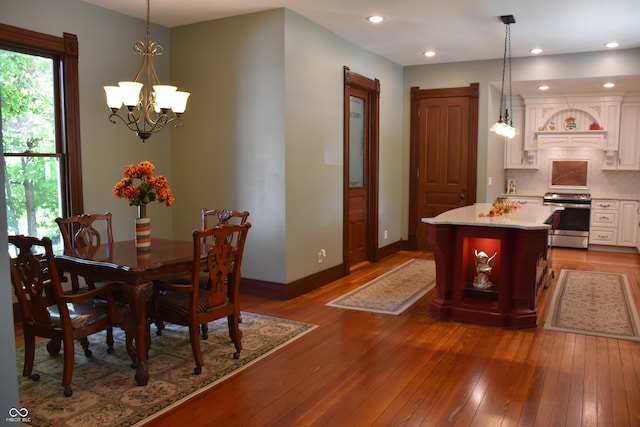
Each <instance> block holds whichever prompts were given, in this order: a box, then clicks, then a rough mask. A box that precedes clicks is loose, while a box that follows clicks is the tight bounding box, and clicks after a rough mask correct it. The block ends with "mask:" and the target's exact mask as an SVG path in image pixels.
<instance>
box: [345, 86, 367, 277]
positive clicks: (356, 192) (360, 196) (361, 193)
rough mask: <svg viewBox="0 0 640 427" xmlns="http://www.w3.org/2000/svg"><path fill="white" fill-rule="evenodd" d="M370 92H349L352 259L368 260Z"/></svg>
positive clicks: (350, 257)
mask: <svg viewBox="0 0 640 427" xmlns="http://www.w3.org/2000/svg"><path fill="white" fill-rule="evenodd" d="M367 103H368V100H367V92H366V91H364V90H361V89H351V91H350V95H349V190H348V191H349V222H348V229H349V262H350V263H351V265H354V264H358V263H361V262H363V261H366V260H367V219H368V218H367V217H368V211H367V194H368V188H367V180H366V179H365V177H366V176H367V158H368V156H369V150H368V149H367V144H366V141H367V140H368V125H367V122H368V121H369V118H368V114H367V113H366V111H367Z"/></svg>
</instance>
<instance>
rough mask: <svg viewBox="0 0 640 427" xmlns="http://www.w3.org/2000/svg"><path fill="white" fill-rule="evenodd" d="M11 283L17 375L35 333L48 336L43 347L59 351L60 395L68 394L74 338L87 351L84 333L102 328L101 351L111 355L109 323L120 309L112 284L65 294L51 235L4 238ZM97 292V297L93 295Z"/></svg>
mask: <svg viewBox="0 0 640 427" xmlns="http://www.w3.org/2000/svg"><path fill="white" fill-rule="evenodd" d="M9 249H10V253H12V254H13V253H15V257H13V256H10V270H11V282H12V284H13V290H14V293H15V295H16V298H17V300H18V306H19V308H20V315H21V320H22V329H23V333H24V346H25V351H24V367H23V370H22V375H23V376H25V377H30V378H31V379H33V380H36V381H37V380H39V379H40V377H39V375H38V374H32V372H33V367H34V359H35V345H36V337H42V338H49V342H48V343H47V351H48V352H49V354H50V355H51V356H55V355H58V354H59V353H60V349H61V347H62V350H63V353H64V359H63V371H62V386H63V387H64V395H65V396H66V397H69V396H71V395H72V394H73V390H72V388H71V377H72V375H73V365H74V342H75V340H80V341H81V344H82V347H83V348H84V353H85V356H87V357H90V356H91V355H92V352H91V350H89V348H88V344H89V341H88V338H87V337H88V336H89V335H92V334H95V333H97V332H100V331H106V332H107V352H108V353H113V333H112V331H113V329H112V328H113V327H114V326H115V325H117V324H119V323H121V322H124V319H125V313H124V310H123V309H120V308H119V306H118V305H117V304H116V301H115V299H114V297H113V294H112V287H111V286H109V285H105V286H102V287H100V288H98V289H93V290H88V291H86V292H82V293H78V294H69V293H65V292H64V290H63V289H62V283H61V280H60V275H59V272H58V269H57V266H56V263H55V258H54V254H53V248H52V243H51V239H49V238H48V237H44V238H42V239H38V238H37V237H31V236H22V235H17V236H9ZM98 296H101V297H102V299H99V298H98Z"/></svg>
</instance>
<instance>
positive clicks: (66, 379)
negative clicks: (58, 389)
mask: <svg viewBox="0 0 640 427" xmlns="http://www.w3.org/2000/svg"><path fill="white" fill-rule="evenodd" d="M81 341H82V340H81ZM62 344H63V346H64V347H63V350H62V351H63V352H64V355H63V357H64V365H63V368H62V386H63V387H64V396H65V397H70V396H71V395H72V394H73V390H72V389H71V377H72V376H73V356H74V355H73V351H74V349H73V346H74V341H73V340H72V339H65V340H63V343H62Z"/></svg>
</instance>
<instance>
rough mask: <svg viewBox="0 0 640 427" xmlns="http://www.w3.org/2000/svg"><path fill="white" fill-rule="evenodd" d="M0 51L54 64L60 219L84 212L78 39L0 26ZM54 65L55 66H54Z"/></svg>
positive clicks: (71, 36) (68, 35)
mask: <svg viewBox="0 0 640 427" xmlns="http://www.w3.org/2000/svg"><path fill="white" fill-rule="evenodd" d="M0 49H4V50H13V51H16V52H21V53H26V54H31V55H38V56H46V57H50V58H53V60H54V78H55V79H56V80H57V84H55V94H54V96H55V102H56V112H55V120H56V152H57V153H59V154H60V155H61V161H60V180H61V182H60V188H61V191H62V194H61V200H62V206H61V207H62V214H63V216H71V215H78V214H81V213H83V212H84V207H83V203H84V202H83V196H82V194H83V193H82V156H81V150H80V90H79V79H78V37H77V36H76V35H75V34H70V33H63V37H55V36H51V35H49V34H43V33H38V32H35V31H31V30H26V29H23V28H19V27H14V26H11V25H6V24H2V23H0ZM55 65H57V66H55Z"/></svg>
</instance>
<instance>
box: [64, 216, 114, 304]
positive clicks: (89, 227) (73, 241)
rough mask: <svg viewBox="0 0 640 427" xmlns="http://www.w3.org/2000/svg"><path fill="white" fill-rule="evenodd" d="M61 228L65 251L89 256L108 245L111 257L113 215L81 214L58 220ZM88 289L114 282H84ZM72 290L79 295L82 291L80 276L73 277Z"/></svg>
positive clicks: (108, 252)
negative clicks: (103, 244)
mask: <svg viewBox="0 0 640 427" xmlns="http://www.w3.org/2000/svg"><path fill="white" fill-rule="evenodd" d="M56 223H57V224H58V227H59V228H60V233H61V235H62V241H63V243H64V249H65V251H75V252H80V253H81V255H82V256H87V255H89V254H88V253H90V252H91V251H95V250H97V248H98V247H99V246H100V245H101V244H102V243H105V244H107V257H109V256H110V245H111V244H112V243H113V229H112V227H111V213H110V212H106V213H104V214H97V213H94V214H80V215H74V216H70V217H67V218H56ZM84 281H85V283H86V284H87V287H88V289H95V287H96V286H102V285H105V284H108V283H112V282H98V283H96V282H93V281H91V280H87V279H85V280H84ZM71 289H72V291H73V292H74V293H78V292H79V291H80V289H81V285H80V280H79V279H78V276H76V275H72V276H71Z"/></svg>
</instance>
